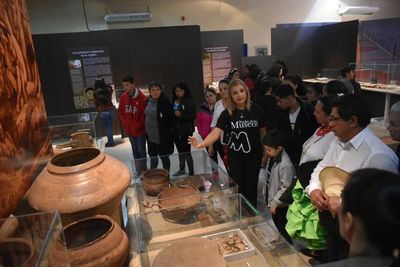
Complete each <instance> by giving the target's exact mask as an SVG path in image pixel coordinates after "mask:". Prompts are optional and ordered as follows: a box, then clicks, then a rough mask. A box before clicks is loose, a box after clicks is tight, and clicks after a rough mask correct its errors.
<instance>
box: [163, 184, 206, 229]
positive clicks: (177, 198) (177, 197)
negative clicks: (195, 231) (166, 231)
mask: <svg viewBox="0 0 400 267" xmlns="http://www.w3.org/2000/svg"><path fill="white" fill-rule="evenodd" d="M199 203H200V194H199V191H198V190H197V189H196V188H195V187H193V186H187V187H176V186H171V187H164V189H163V190H162V191H161V193H160V194H159V195H158V204H159V207H160V210H161V213H162V215H163V216H164V218H165V219H167V220H170V221H184V220H188V219H190V218H191V217H192V216H193V215H194V213H195V211H196V208H197V206H198V205H199Z"/></svg>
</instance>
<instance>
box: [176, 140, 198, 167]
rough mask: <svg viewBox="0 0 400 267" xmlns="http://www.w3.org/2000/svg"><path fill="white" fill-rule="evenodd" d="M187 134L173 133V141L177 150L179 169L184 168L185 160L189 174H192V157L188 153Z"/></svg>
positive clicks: (189, 146)
mask: <svg viewBox="0 0 400 267" xmlns="http://www.w3.org/2000/svg"><path fill="white" fill-rule="evenodd" d="M188 138H189V136H180V135H178V134H175V135H174V143H175V145H176V149H178V152H179V170H185V161H186V162H187V165H188V169H189V174H190V175H193V174H194V171H193V158H192V155H191V154H190V148H191V145H190V144H188Z"/></svg>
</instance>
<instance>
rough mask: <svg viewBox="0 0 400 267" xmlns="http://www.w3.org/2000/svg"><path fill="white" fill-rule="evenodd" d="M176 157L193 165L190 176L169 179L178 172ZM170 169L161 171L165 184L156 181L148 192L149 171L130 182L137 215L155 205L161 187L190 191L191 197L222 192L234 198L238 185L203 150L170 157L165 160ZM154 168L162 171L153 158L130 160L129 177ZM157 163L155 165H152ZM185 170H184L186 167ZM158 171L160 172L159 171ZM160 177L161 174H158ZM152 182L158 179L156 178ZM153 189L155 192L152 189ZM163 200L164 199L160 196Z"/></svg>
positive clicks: (159, 162) (186, 172)
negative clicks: (186, 157)
mask: <svg viewBox="0 0 400 267" xmlns="http://www.w3.org/2000/svg"><path fill="white" fill-rule="evenodd" d="M179 155H181V157H182V155H183V156H186V155H190V156H191V157H192V158H193V162H194V174H193V175H189V174H188V170H187V169H186V170H185V174H183V175H180V176H173V174H174V173H176V172H177V171H178V170H179ZM168 158H169V160H170V163H171V167H170V172H169V174H168V173H167V172H166V171H165V173H164V174H163V175H165V180H164V181H163V182H161V181H160V183H159V184H157V185H156V184H150V186H151V188H148V187H149V185H148V184H147V181H148V179H147V177H145V176H146V175H147V176H149V175H151V174H149V173H151V172H152V171H151V170H148V171H145V172H141V175H136V177H137V179H135V180H134V186H135V189H136V197H137V201H138V203H139V209H140V211H145V210H146V208H147V207H149V206H153V205H154V203H155V202H157V201H158V200H159V198H160V196H157V195H158V193H160V192H161V190H162V188H163V187H164V186H170V187H179V188H185V187H191V188H192V190H191V191H192V194H194V195H196V194H203V193H206V192H215V191H223V194H235V193H238V185H237V184H236V183H235V182H234V181H233V180H232V179H231V178H230V177H229V175H228V174H227V173H226V171H225V170H224V169H223V168H222V167H221V166H219V165H218V164H217V163H216V162H215V161H213V160H212V159H211V158H210V157H209V155H208V154H207V153H206V152H205V151H204V150H197V151H192V152H190V153H183V154H172V155H170V156H169V157H168ZM152 162H153V166H157V168H159V169H161V168H162V162H161V160H159V159H158V158H157V157H149V158H146V159H141V160H132V161H131V163H132V164H131V166H132V170H133V173H134V174H135V173H136V174H137V173H138V172H137V169H138V168H144V166H146V168H149V167H150V166H152V165H151V164H152ZM156 162H158V165H155V164H156ZM186 168H187V167H186ZM160 171H161V170H160ZM160 175H161V174H160ZM156 179H158V178H157V177H156ZM155 187H157V188H155ZM164 198H168V197H167V196H164Z"/></svg>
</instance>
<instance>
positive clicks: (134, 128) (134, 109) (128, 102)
mask: <svg viewBox="0 0 400 267" xmlns="http://www.w3.org/2000/svg"><path fill="white" fill-rule="evenodd" d="M146 105H147V97H146V96H145V95H144V94H143V93H142V92H141V91H140V89H139V88H135V92H134V93H133V95H129V94H128V93H126V92H125V93H123V94H122V95H121V97H120V99H119V107H118V111H119V116H120V118H121V123H122V127H124V130H125V132H126V133H127V134H128V135H129V136H132V137H139V136H143V135H144V134H145V133H146V130H145V126H144V120H145V118H144V110H145V108H146Z"/></svg>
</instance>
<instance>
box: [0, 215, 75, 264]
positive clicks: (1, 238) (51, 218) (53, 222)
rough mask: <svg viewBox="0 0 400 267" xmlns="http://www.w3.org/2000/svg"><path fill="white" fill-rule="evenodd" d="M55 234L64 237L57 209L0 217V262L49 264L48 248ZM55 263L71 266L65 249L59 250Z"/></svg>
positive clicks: (54, 238) (53, 240)
mask: <svg viewBox="0 0 400 267" xmlns="http://www.w3.org/2000/svg"><path fill="white" fill-rule="evenodd" d="M56 234H57V236H58V237H60V238H64V234H63V231H62V225H61V219H60V215H59V213H58V212H57V211H48V212H39V213H33V214H27V215H22V216H16V217H14V216H10V217H8V218H4V219H0V265H1V266H4V267H15V266H39V267H47V266H51V264H50V263H49V251H50V247H51V246H52V244H53V243H54V242H55V240H56ZM59 259H60V260H59V262H58V263H59V264H58V265H57V266H60V267H62V266H70V265H69V258H68V254H67V251H66V250H65V249H61V250H60V251H59Z"/></svg>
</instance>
